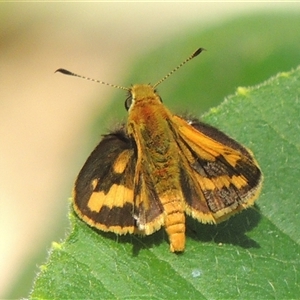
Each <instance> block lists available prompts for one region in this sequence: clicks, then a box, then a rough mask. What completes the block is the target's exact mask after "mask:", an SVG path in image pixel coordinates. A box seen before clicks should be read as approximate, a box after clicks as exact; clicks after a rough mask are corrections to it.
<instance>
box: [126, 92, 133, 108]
mask: <svg viewBox="0 0 300 300" xmlns="http://www.w3.org/2000/svg"><path fill="white" fill-rule="evenodd" d="M131 104H132V95H129V96H128V97H127V98H126V100H125V108H126V110H128V109H129V108H130V106H131Z"/></svg>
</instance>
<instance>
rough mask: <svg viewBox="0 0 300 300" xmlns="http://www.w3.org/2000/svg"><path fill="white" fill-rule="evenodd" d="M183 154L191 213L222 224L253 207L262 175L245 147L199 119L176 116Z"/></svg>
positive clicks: (182, 171)
mask: <svg viewBox="0 0 300 300" xmlns="http://www.w3.org/2000/svg"><path fill="white" fill-rule="evenodd" d="M173 122H174V123H176V124H178V125H179V127H178V132H179V136H178V145H179V147H180V153H181V169H180V180H181V186H182V191H183V194H184V198H185V201H186V204H187V208H186V211H187V213H188V214H190V215H192V216H193V217H195V218H197V219H198V220H200V221H202V222H220V221H222V220H224V219H226V218H228V217H229V216H230V215H232V214H234V213H236V212H238V211H240V210H242V209H244V208H246V207H248V206H250V205H252V204H253V203H254V201H255V200H256V198H257V197H258V194H259V191H260V188H261V183H262V174H261V171H260V169H259V167H258V165H257V163H256V161H255V159H254V158H253V156H252V154H251V153H250V151H249V150H247V149H246V148H245V147H243V146H241V145H240V144H239V143H237V142H236V141H234V140H233V139H231V138H230V137H228V136H227V135H225V134H224V133H222V132H221V131H219V130H217V129H216V128H214V127H211V126H209V125H206V124H204V123H201V122H199V121H197V120H192V121H186V120H184V119H182V118H180V117H177V116H174V120H173Z"/></svg>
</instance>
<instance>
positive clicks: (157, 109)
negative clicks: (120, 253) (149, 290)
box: [57, 48, 263, 252]
mask: <svg viewBox="0 0 300 300" xmlns="http://www.w3.org/2000/svg"><path fill="white" fill-rule="evenodd" d="M203 50H204V49H203V48H199V49H198V50H197V51H196V52H194V53H193V54H192V55H191V56H190V57H188V58H187V59H186V60H185V61H184V62H183V63H181V64H180V65H179V66H178V67H176V68H175V69H173V71H171V72H170V73H168V74H167V75H166V76H165V77H164V78H162V79H161V80H160V81H159V82H158V83H156V84H155V85H150V84H136V85H133V86H131V87H130V88H124V87H120V86H115V85H111V86H113V87H117V88H121V89H124V90H126V91H127V92H128V94H129V95H128V98H127V99H126V101H125V107H126V109H127V111H128V119H127V122H126V123H125V124H123V125H121V126H120V128H118V129H117V130H115V131H113V132H111V133H108V134H106V135H104V136H103V138H102V140H101V141H100V143H99V144H98V145H97V146H96V148H95V149H94V151H93V152H92V153H91V154H90V156H89V157H88V159H87V161H86V162H85V164H84V166H83V167H82V169H81V171H80V172H79V174H78V177H77V179H76V182H75V186H74V190H73V208H74V211H75V212H76V214H77V215H78V217H79V218H80V219H82V220H83V221H84V222H86V223H87V224H88V225H90V226H92V227H95V228H97V229H99V230H102V231H110V232H114V233H116V234H120V235H121V234H128V233H129V234H141V235H150V234H152V233H154V232H155V231H157V230H159V229H160V228H161V227H164V229H165V231H166V233H167V235H168V238H169V244H170V251H171V252H182V251H184V249H185V239H186V237H185V231H186V225H185V220H186V215H189V216H191V217H192V218H194V219H197V220H198V221H199V222H201V223H219V222H221V221H224V220H226V219H227V218H228V217H230V216H231V215H233V214H235V213H237V212H240V211H241V210H243V209H245V208H247V207H249V206H251V205H253V203H254V201H255V200H256V199H257V198H258V195H259V192H260V190H261V186H262V178H263V176H262V173H261V170H260V168H259V166H258V164H257V162H256V160H255V159H254V157H253V154H252V153H251V152H250V150H248V149H247V148H245V147H244V146H242V145H240V144H239V143H238V142H236V141H235V140H234V139H232V138H230V137H228V136H227V135H226V134H224V133H223V132H221V131H219V130H218V129H216V128H214V127H212V126H210V125H207V124H205V123H203V122H201V121H199V120H197V119H189V118H184V117H180V116H178V115H175V114H173V113H171V112H170V111H169V110H168V109H167V108H166V107H165V106H164V105H163V103H162V99H161V97H160V96H159V95H158V93H157V91H156V87H157V85H158V84H160V83H161V82H162V81H164V80H165V79H166V78H168V77H169V76H170V75H171V74H172V73H173V72H174V71H176V70H177V69H178V68H179V67H181V66H182V65H183V64H185V63H186V62H188V61H189V60H191V59H192V58H194V57H196V56H197V55H199V54H200V53H201V52H202V51H203ZM57 71H58V72H61V73H63V74H66V75H72V76H77V77H83V78H85V79H89V80H93V81H97V82H100V83H103V84H106V83H105V82H102V81H98V80H94V79H90V78H86V77H84V76H81V75H77V74H75V73H72V72H70V71H68V70H66V69H58V70H57Z"/></svg>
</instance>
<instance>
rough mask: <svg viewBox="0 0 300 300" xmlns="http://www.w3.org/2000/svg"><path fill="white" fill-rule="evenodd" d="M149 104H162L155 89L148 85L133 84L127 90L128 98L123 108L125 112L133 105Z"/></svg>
mask: <svg viewBox="0 0 300 300" xmlns="http://www.w3.org/2000/svg"><path fill="white" fill-rule="evenodd" d="M149 102H152V103H153V102H154V103H155V102H156V103H161V102H162V100H161V98H160V97H159V95H158V94H157V92H156V90H155V88H154V87H153V86H152V85H150V84H135V85H133V86H132V87H131V88H130V89H129V96H128V97H127V99H126V101H125V108H126V110H131V109H132V107H133V106H134V105H137V104H139V105H141V104H142V103H145V104H146V103H149Z"/></svg>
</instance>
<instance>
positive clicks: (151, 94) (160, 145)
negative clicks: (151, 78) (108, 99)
mask: <svg viewBox="0 0 300 300" xmlns="http://www.w3.org/2000/svg"><path fill="white" fill-rule="evenodd" d="M132 97H133V103H132V105H131V107H130V110H129V117H128V123H127V132H128V135H129V136H131V137H132V138H133V139H134V141H135V143H136V146H137V152H138V153H137V154H138V161H140V163H141V164H142V165H143V169H145V168H146V169H148V171H149V175H150V176H151V177H152V178H153V180H154V182H155V185H156V188H158V189H159V190H160V191H161V192H163V191H167V190H170V189H178V186H177V183H176V182H175V179H176V178H177V176H174V175H176V173H177V174H178V172H179V171H178V170H177V169H178V159H179V157H178V149H177V144H176V142H175V141H174V139H175V136H174V131H175V130H173V129H174V128H173V126H174V125H173V124H172V121H171V119H172V114H171V113H170V111H169V110H168V109H166V107H165V106H163V104H162V102H161V99H160V97H159V96H158V95H157V94H156V92H155V90H154V89H153V87H151V86H150V85H135V86H133V88H132ZM144 164H145V165H144ZM174 172H175V174H174ZM175 177H176V178H175ZM176 180H177V179H176Z"/></svg>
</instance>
